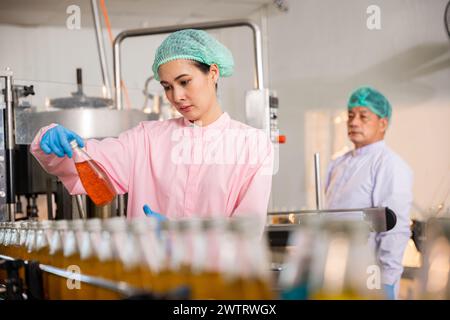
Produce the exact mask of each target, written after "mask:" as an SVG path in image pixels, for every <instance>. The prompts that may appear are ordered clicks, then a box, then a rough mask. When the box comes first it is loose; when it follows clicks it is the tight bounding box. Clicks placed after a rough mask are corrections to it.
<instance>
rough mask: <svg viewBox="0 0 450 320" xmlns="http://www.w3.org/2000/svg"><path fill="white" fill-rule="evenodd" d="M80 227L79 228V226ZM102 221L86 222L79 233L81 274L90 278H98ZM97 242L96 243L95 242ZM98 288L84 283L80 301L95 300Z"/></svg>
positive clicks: (79, 296)
mask: <svg viewBox="0 0 450 320" xmlns="http://www.w3.org/2000/svg"><path fill="white" fill-rule="evenodd" d="M77 227H78V226H77ZM101 227H102V225H101V220H100V219H98V218H94V219H88V220H85V221H84V227H83V228H80V229H78V231H77V239H78V240H77V241H78V243H79V245H80V246H79V256H80V264H79V265H80V269H81V273H82V274H85V275H88V276H98V274H97V268H96V266H97V265H98V259H97V253H96V251H95V244H98V239H99V237H100V231H101ZM94 240H95V241H94ZM97 290H98V288H97V287H96V286H94V285H91V284H89V283H83V284H82V286H81V290H80V292H79V295H78V298H79V299H80V300H93V299H96V297H97Z"/></svg>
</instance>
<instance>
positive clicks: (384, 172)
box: [372, 156, 413, 285]
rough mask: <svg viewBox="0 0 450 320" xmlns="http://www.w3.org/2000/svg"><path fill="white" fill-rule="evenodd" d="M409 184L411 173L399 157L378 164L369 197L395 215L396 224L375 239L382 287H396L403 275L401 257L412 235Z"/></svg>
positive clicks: (410, 184) (410, 191) (410, 189)
mask: <svg viewBox="0 0 450 320" xmlns="http://www.w3.org/2000/svg"><path fill="white" fill-rule="evenodd" d="M412 185H413V175H412V172H411V170H410V169H409V167H408V166H407V164H406V163H404V162H403V161H402V160H401V159H400V158H398V157H395V156H389V157H384V158H383V160H382V161H381V162H380V163H379V166H378V169H377V170H376V175H375V187H374V190H373V194H372V197H373V205H374V206H386V207H389V208H390V209H392V210H393V211H394V212H395V214H396V216H397V224H396V226H395V227H394V228H393V229H392V230H390V231H387V232H381V233H378V234H377V235H376V236H375V242H376V246H377V249H378V250H377V256H378V259H379V261H380V264H381V268H382V282H383V283H384V284H388V285H396V284H397V283H398V280H400V277H401V274H402V272H403V265H402V260H403V254H404V251H405V249H406V246H407V244H408V240H409V238H410V236H411V231H410V217H409V216H410V209H411V204H412V198H413V196H412Z"/></svg>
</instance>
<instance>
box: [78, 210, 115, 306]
mask: <svg viewBox="0 0 450 320" xmlns="http://www.w3.org/2000/svg"><path fill="white" fill-rule="evenodd" d="M85 225H86V231H87V232H88V235H89V240H90V241H89V242H86V241H84V242H83V244H82V247H83V248H82V249H81V252H83V254H84V252H85V251H91V252H90V253H87V254H86V255H87V258H86V260H85V263H84V264H83V265H86V266H85V267H84V270H86V274H88V275H91V276H95V277H100V278H107V277H108V275H109V274H110V273H109V272H110V270H111V269H110V268H106V271H107V272H106V277H105V272H104V269H105V267H106V264H107V263H108V261H109V260H110V257H111V256H112V249H111V244H110V242H109V241H104V240H107V239H104V236H105V238H107V237H108V235H109V233H106V234H105V235H104V233H103V223H102V220H101V219H98V218H94V219H88V220H86V222H85ZM85 246H86V247H87V250H85V249H84V247H85ZM109 280H110V279H109ZM93 287H94V288H95V299H100V300H106V299H117V298H118V296H117V295H116V294H114V293H113V292H111V291H110V290H108V289H104V288H101V287H99V286H93Z"/></svg>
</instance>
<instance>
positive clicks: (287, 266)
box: [278, 218, 320, 300]
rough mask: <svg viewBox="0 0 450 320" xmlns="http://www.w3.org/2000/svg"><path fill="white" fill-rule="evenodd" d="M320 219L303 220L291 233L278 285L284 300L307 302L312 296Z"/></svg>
mask: <svg viewBox="0 0 450 320" xmlns="http://www.w3.org/2000/svg"><path fill="white" fill-rule="evenodd" d="M319 233H320V230H319V226H318V219H314V218H305V219H302V220H301V222H300V225H299V226H298V229H296V230H295V231H293V232H291V234H290V236H289V243H288V246H287V250H286V256H285V258H284V263H283V269H282V271H281V273H280V276H279V279H278V284H279V287H280V289H281V292H280V296H281V298H282V299H284V300H306V299H308V298H309V294H310V288H309V286H310V284H309V277H310V273H311V261H312V256H313V253H314V251H315V250H316V247H315V246H316V244H317V239H316V236H317V234H319Z"/></svg>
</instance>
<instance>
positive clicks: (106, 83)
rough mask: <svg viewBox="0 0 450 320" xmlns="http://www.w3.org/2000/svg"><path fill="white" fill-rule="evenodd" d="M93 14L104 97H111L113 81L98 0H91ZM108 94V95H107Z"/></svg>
mask: <svg viewBox="0 0 450 320" xmlns="http://www.w3.org/2000/svg"><path fill="white" fill-rule="evenodd" d="M91 6H92V16H93V18H94V25H95V35H96V38H97V47H98V57H99V59H100V68H101V71H102V80H103V88H104V91H103V97H104V98H108V99H111V81H110V80H109V73H108V64H107V63H106V55H105V48H104V43H103V29H102V24H101V21H100V15H99V12H98V6H97V0H91ZM105 95H106V97H105Z"/></svg>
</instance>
